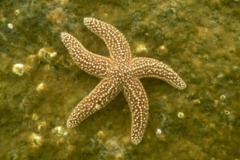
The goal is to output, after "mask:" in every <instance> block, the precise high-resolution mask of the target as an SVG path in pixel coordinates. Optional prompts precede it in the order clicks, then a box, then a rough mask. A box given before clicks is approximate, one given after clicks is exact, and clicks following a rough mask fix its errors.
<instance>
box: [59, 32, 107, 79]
mask: <svg viewBox="0 0 240 160" xmlns="http://www.w3.org/2000/svg"><path fill="white" fill-rule="evenodd" d="M61 38H62V42H63V44H64V45H65V46H66V48H67V49H68V51H69V53H70V55H71V57H72V59H73V61H74V62H75V63H76V64H77V65H78V66H79V67H80V68H81V69H82V70H84V71H85V72H87V73H89V74H91V75H94V76H97V77H100V78H103V77H105V76H106V74H107V71H108V69H109V67H110V61H109V59H108V58H105V57H103V56H99V55H96V54H93V53H91V52H90V51H88V50H87V49H86V48H84V47H83V45H82V44H81V43H80V42H79V41H78V40H77V39H76V38H75V37H73V36H72V35H70V34H68V33H66V32H62V33H61Z"/></svg>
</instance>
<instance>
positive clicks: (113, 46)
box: [83, 17, 131, 62]
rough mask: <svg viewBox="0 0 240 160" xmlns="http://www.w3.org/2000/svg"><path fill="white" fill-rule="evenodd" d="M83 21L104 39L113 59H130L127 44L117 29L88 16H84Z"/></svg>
mask: <svg viewBox="0 0 240 160" xmlns="http://www.w3.org/2000/svg"><path fill="white" fill-rule="evenodd" d="M83 23H84V24H85V26H86V27H87V28H88V29H89V30H91V31H92V32H93V33H95V34H96V35H98V36H99V37H100V38H102V39H103V40H104V42H105V43H106V45H107V47H108V49H109V52H110V56H111V58H112V59H113V60H114V61H116V62H120V61H121V62H124V61H128V60H130V59H131V51H130V47H129V44H128V42H127V40H126V38H125V37H124V35H123V34H122V33H121V32H120V31H119V30H118V29H116V28H115V27H114V26H112V25H110V24H108V23H105V22H103V21H100V20H97V19H95V18H90V17H86V18H84V20H83Z"/></svg>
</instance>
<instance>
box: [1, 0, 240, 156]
mask: <svg viewBox="0 0 240 160" xmlns="http://www.w3.org/2000/svg"><path fill="white" fill-rule="evenodd" d="M239 6H240V2H239V1H236V0H235V1H234V0H228V1H220V0H213V1H196V0H188V1H181V2H180V1H177V0H176V1H175V0H172V1H167V0H166V1H156V0H150V1H144V0H140V1H125V0H121V1H115V2H114V1H108V0H105V1H97V0H96V1H94V2H93V1H92V2H91V3H90V2H89V1H71V2H70V1H67V0H55V1H51V2H48V1H44V0H40V1H17V2H16V1H7V0H2V1H1V2H0V89H1V91H0V113H1V119H0V127H1V128H0V129H1V135H0V141H1V144H0V150H1V154H0V159H88V160H89V159H126V160H128V159H129V160H130V159H239V157H240V153H239V149H238V147H239V146H240V140H239V138H238V137H239V134H240V129H239V128H240V120H239V117H240V109H239V103H238V97H239V95H240V94H239V91H240V89H239V78H240V72H239V70H240V69H239V63H240V59H239V54H240V22H239V21H240V14H239V13H240V12H239ZM86 16H93V17H95V18H98V19H101V20H103V21H106V22H108V23H110V24H112V25H114V26H115V27H117V28H118V29H119V30H120V31H122V33H123V34H124V35H125V36H126V38H127V40H128V41H129V43H130V46H131V49H132V51H133V56H134V57H135V56H136V57H137V56H146V57H152V58H155V59H158V60H160V61H163V62H164V63H166V64H169V65H170V66H171V67H172V68H173V69H174V70H175V71H176V72H177V73H178V74H179V75H180V76H181V77H182V78H183V79H184V80H185V81H186V83H187V85H188V87H187V88H186V89H185V90H183V91H178V90H176V89H174V88H172V87H171V86H169V85H167V84H166V83H164V82H162V81H160V80H156V79H143V80H142V82H143V85H144V87H145V89H146V92H147V94H148V98H149V107H150V110H149V112H150V113H149V122H148V126H147V129H146V132H145V135H144V138H143V141H142V142H141V143H140V144H139V145H138V146H134V145H132V144H131V142H130V128H131V115H130V110H129V108H128V105H127V102H126V100H125V99H124V97H123V96H122V95H121V94H120V95H119V96H118V97H117V98H116V99H115V100H113V102H111V103H110V104H109V105H108V106H107V107H106V108H104V109H102V110H101V111H100V112H97V113H96V114H94V115H93V116H91V117H89V118H88V119H87V120H85V121H84V122H83V123H82V124H80V125H79V126H78V127H76V128H74V129H67V128H66V120H67V117H68V115H69V114H70V112H71V110H72V109H73V107H74V106H75V105H76V104H77V103H78V102H79V101H80V100H81V99H82V98H84V97H85V96H86V95H87V94H88V93H89V92H90V91H91V90H92V89H93V88H94V87H95V86H96V84H97V83H98V82H99V79H97V78H95V77H92V76H90V75H88V74H86V73H84V72H83V71H81V70H80V69H79V68H78V67H77V66H75V65H74V64H73V62H72V60H71V58H70V56H69V54H68V53H67V50H66V49H65V47H64V46H63V44H62V43H61V40H60V32H62V31H67V32H69V33H71V34H72V35H74V36H76V37H77V38H78V39H79V40H80V41H81V42H82V43H83V44H84V46H85V47H86V48H88V49H89V50H91V51H92V52H95V53H97V54H101V55H104V56H109V54H108V51H107V48H106V46H105V44H104V43H103V42H102V41H101V40H100V38H98V37H96V36H95V35H94V34H92V33H91V32H90V31H88V30H87V29H86V28H85V27H84V25H83V23H82V20H83V17H86ZM10 24H11V25H12V26H13V28H11V27H10V28H9V26H11V25H10ZM141 44H144V46H145V47H146V48H145V49H144V51H143V52H141V50H140V51H138V50H137V47H138V46H139V45H141ZM163 46H164V47H163ZM163 48H165V49H164V50H163ZM41 49H44V51H45V52H44V53H42V52H41V51H42V50H41ZM40 50H41V51H40ZM40 52H41V53H40ZM54 52H56V53H57V55H55V56H51V55H52V53H54ZM17 63H21V64H24V66H25V68H24V69H25V72H24V73H23V75H22V76H19V75H17V74H15V73H14V72H13V71H12V67H13V66H14V64H17ZM41 84H43V85H41ZM39 86H40V89H39ZM179 113H183V114H184V117H183V118H179V117H178V114H179ZM157 129H161V131H162V133H161V134H156V130H157Z"/></svg>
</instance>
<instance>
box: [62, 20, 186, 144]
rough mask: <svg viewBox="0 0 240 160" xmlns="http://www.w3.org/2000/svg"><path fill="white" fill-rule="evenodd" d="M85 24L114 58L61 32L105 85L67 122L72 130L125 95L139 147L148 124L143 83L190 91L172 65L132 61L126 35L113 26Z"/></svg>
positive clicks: (76, 59)
mask: <svg viewBox="0 0 240 160" xmlns="http://www.w3.org/2000/svg"><path fill="white" fill-rule="evenodd" d="M83 23H84V25H85V26H86V27H87V28H88V29H89V30H91V31H92V32H93V33H95V34H96V35H98V36H99V37H100V38H101V39H103V41H104V42H105V43H106V45H107V47H108V50H109V53H110V58H107V57H103V56H100V55H96V54H94V53H92V52H90V51H88V50H87V49H86V48H84V47H83V45H82V44H81V43H80V42H79V41H78V40H77V39H76V38H75V37H73V36H71V35H70V34H68V33H66V32H62V33H61V39H62V42H63V44H64V45H65V46H66V48H67V49H68V51H69V53H70V55H71V57H72V59H73V61H74V62H75V63H76V64H77V65H78V66H79V67H80V68H81V69H82V70H84V71H85V72H87V73H89V74H91V75H94V76H96V77H99V78H102V80H101V82H100V83H99V84H98V85H97V86H96V87H95V88H94V89H93V90H92V91H91V92H90V94H89V95H88V96H86V97H85V98H84V99H83V100H82V101H81V102H79V104H78V105H77V106H76V107H75V108H74V110H73V111H72V113H71V114H70V116H69V118H68V120H67V127H69V128H72V127H75V126H77V125H78V124H79V123H81V122H82V121H83V120H84V119H86V118H87V117H88V116H90V115H92V114H93V113H95V112H96V111H98V110H100V109H101V108H103V107H105V106H106V105H107V104H108V103H109V102H111V100H113V99H114V98H115V97H116V96H117V95H118V93H119V92H121V91H122V92H123V94H124V96H125V98H126V100H127V102H128V105H129V107H130V110H131V115H132V128H131V140H132V143H133V144H139V143H140V142H141V140H142V138H143V135H144V132H145V129H146V126H147V122H148V109H149V105H148V98H147V95H146V92H145V90H144V88H143V86H142V84H141V82H140V81H139V79H140V78H145V77H154V78H159V79H161V80H164V81H165V82H167V83H169V84H170V85H172V86H173V87H175V88H177V89H180V90H182V89H184V88H186V84H185V82H184V81H183V80H182V79H181V78H180V77H179V76H178V74H177V73H176V72H174V71H173V70H172V69H171V68H170V67H169V66H168V65H166V64H164V63H162V62H159V61H157V60H155V59H151V58H142V57H139V58H133V59H132V58H131V51H130V47H129V44H128V42H127V40H126V38H125V37H124V35H123V34H122V33H121V32H120V31H119V30H117V29H116V28H115V27H113V26H112V25H110V24H107V23H105V22H103V21H100V20H97V19H95V18H90V17H87V18H84V20H83Z"/></svg>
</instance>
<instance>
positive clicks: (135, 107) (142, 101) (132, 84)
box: [123, 78, 148, 144]
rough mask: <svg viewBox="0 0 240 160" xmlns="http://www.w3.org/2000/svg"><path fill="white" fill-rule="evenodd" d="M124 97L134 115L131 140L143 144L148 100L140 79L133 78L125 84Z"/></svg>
mask: <svg viewBox="0 0 240 160" xmlns="http://www.w3.org/2000/svg"><path fill="white" fill-rule="evenodd" d="M123 88H124V89H123V93H124V96H125V97H126V99H127V102H128V105H129V107H130V110H131V114H132V128H131V139H132V142H133V143H134V144H138V143H140V142H141V140H142V137H143V134H144V132H145V128H146V125H147V121H148V99H147V95H146V92H145V90H144V88H143V86H142V84H141V82H140V81H139V80H138V79H135V78H132V79H131V80H129V82H127V83H125V84H124V87H123Z"/></svg>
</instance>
